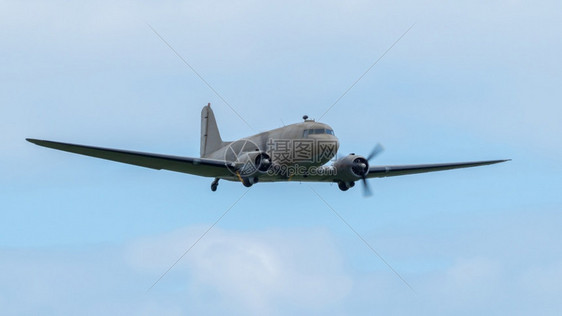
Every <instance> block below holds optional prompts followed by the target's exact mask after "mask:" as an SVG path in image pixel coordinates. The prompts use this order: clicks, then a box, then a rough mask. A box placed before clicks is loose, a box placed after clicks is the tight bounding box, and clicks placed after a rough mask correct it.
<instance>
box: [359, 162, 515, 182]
mask: <svg viewBox="0 0 562 316" xmlns="http://www.w3.org/2000/svg"><path fill="white" fill-rule="evenodd" d="M509 160H511V159H506V160H486V161H471V162H453V163H436V164H424V165H397V166H373V167H370V168H369V173H368V175H367V178H384V177H394V176H402V175H408V174H416V173H424V172H434V171H442V170H450V169H459V168H470V167H478V166H485V165H492V164H495V163H500V162H505V161H509Z"/></svg>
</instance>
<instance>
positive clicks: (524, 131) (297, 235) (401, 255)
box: [0, 1, 562, 315]
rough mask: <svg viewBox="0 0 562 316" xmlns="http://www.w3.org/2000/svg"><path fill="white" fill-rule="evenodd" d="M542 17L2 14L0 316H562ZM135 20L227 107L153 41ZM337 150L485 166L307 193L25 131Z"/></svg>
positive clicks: (175, 11) (516, 4) (107, 8)
mask: <svg viewBox="0 0 562 316" xmlns="http://www.w3.org/2000/svg"><path fill="white" fill-rule="evenodd" d="M560 12H562V5H561V4H560V2H556V1H542V2H540V3H536V2H531V1H494V2H489V1H488V2H478V3H475V2H474V1H461V2H458V1H457V2H454V3H449V2H445V1H442V2H441V1H435V2H429V1H405V2H391V1H387V2H370V1H346V2H345V3H339V2H327V1H318V2H310V3H307V4H303V3H301V2H300V1H294V2H284V3H283V4H265V3H262V2H260V1H238V2H231V1H211V2H205V3H199V2H190V1H164V2H160V3H153V4H152V3H142V4H141V3H135V2H127V1H123V2H119V3H115V2H114V1H96V2H80V3H78V2H67V1H48V2H46V1H26V2H21V1H0V39H1V41H0V43H1V44H0V60H1V63H2V67H1V69H2V70H1V71H0V83H1V84H0V142H1V144H2V155H0V175H1V176H0V194H1V195H0V198H1V199H0V268H1V269H0V271H1V272H0V306H2V311H3V313H7V314H36V313H40V314H101V313H103V314H123V313H134V314H161V315H181V314H187V313H196V314H201V313H214V314H220V313H224V312H229V313H233V314H248V313H250V314H263V313H270V314H288V313H292V314H295V313H300V314H309V313H318V314H327V313H331V314H351V313H353V314H369V315H371V314H389V313H392V314H407V315H411V314H412V313H416V314H427V315H435V314H452V313H454V314H460V315H463V314H464V315H474V314H482V313H486V314H502V315H504V314H520V315H524V314H530V313H533V314H544V315H549V314H550V315H557V314H559V313H560V310H561V309H562V303H561V302H560V300H559V293H560V292H561V291H562V249H561V246H560V245H561V244H562V232H561V231H560V227H561V224H562V215H561V211H562V197H561V195H560V188H561V187H562V180H561V178H562V167H561V166H562V137H561V135H562V124H560V117H562V109H561V106H560V105H561V101H562V90H561V89H560V87H561V84H562V81H561V78H560V77H561V74H562V63H561V62H560V57H559V56H562V38H561V37H560V31H561V25H560V21H561V19H562V16H561V15H562V14H561V13H560ZM147 23H149V24H150V25H152V26H153V27H154V28H155V29H156V30H157V31H158V32H159V33H160V34H161V35H162V36H164V37H165V38H166V39H167V40H168V42H169V43H170V44H171V45H172V46H173V47H174V48H175V49H176V50H177V51H178V52H179V53H180V54H182V55H183V56H184V57H185V58H186V59H187V60H188V61H189V62H190V64H191V65H192V66H193V67H195V68H196V69H197V70H198V71H199V72H200V73H201V74H202V75H203V76H204V77H205V78H206V80H208V81H209V82H210V83H211V85H212V86H213V87H214V88H215V89H216V90H218V91H219V93H220V94H221V95H223V96H224V97H225V98H226V99H227V100H228V102H229V103H230V104H231V105H232V106H233V107H234V108H235V109H236V111H237V112H238V113H240V114H241V115H242V116H243V117H244V119H245V120H246V121H248V123H249V124H250V127H248V126H246V124H244V123H243V122H242V121H241V120H240V119H239V118H237V117H236V116H235V114H234V113H233V112H232V111H231V110H230V109H229V108H228V106H226V105H225V104H224V103H223V102H222V101H221V100H220V99H219V98H218V97H217V96H216V95H215V94H214V93H213V92H212V91H210V90H209V89H208V88H207V87H206V86H205V85H204V84H203V83H202V82H201V81H200V80H199V79H198V78H197V77H196V76H195V75H194V74H193V73H192V72H191V71H190V70H189V69H188V68H187V67H186V66H185V65H184V64H183V63H182V62H181V60H180V59H179V58H178V57H177V56H175V55H174V54H173V52H172V51H171V50H170V49H169V48H168V47H166V46H165V45H164V44H163V43H162V42H161V41H160V40H159V39H158V37H156V36H155V34H154V33H153V32H152V31H151V30H150V28H149V27H148V26H147ZM414 23H415V26H414V27H413V28H412V30H411V31H410V32H409V33H408V34H407V35H406V36H405V37H404V38H403V39H402V40H401V41H400V42H399V43H398V44H397V45H396V46H395V47H394V48H393V49H392V50H391V51H390V52H389V53H388V54H387V55H386V56H385V57H384V58H383V59H382V60H381V61H380V62H379V64H377V65H376V66H375V67H374V68H373V70H372V71H371V72H370V73H369V74H368V75H367V76H365V77H364V78H363V79H362V80H361V81H360V82H359V83H358V84H357V85H356V86H355V87H354V88H353V89H352V90H351V91H350V92H349V93H348V94H347V95H346V96H345V97H344V98H343V99H342V100H341V101H340V102H339V103H338V104H337V105H336V106H335V107H334V108H333V109H332V110H331V111H330V112H329V113H328V114H327V115H326V116H325V117H324V118H323V119H322V121H323V122H326V123H328V124H330V125H331V126H332V127H333V128H334V130H335V132H336V135H337V136H338V137H339V139H340V142H341V151H340V154H347V153H350V152H356V153H359V154H367V153H368V152H369V151H370V149H371V148H372V147H373V146H374V144H376V143H377V142H380V143H382V144H383V145H384V146H385V148H386V151H385V152H384V153H383V154H381V155H380V156H379V157H378V158H377V161H376V162H375V163H376V164H408V163H431V162H449V161H466V160H484V159H502V158H511V159H513V161H511V162H509V163H505V164H502V165H495V166H488V167H481V168H475V169H466V170H457V171H450V172H443V173H434V174H425V175H415V176H407V177H397V178H389V179H374V180H372V181H370V184H371V186H372V189H373V190H374V192H375V196H374V197H371V198H368V199H365V198H363V197H362V194H361V190H360V188H358V187H356V188H354V189H352V190H350V191H348V192H340V191H339V190H338V188H337V186H336V185H329V184H313V185H312V187H313V188H314V190H316V191H318V193H319V194H320V195H321V196H322V197H323V198H324V199H325V200H326V201H327V202H328V203H329V204H330V205H331V206H332V207H333V208H334V209H335V210H336V211H337V212H339V213H340V214H341V216H342V217H344V218H345V219H346V220H347V221H348V222H349V224H350V225H351V226H353V227H354V229H355V230H356V231H357V232H358V233H360V234H361V235H362V236H363V237H364V238H365V239H366V240H367V241H368V242H369V243H370V244H371V245H372V246H373V248H375V249H376V250H377V251H378V252H379V253H380V254H381V255H382V256H383V257H384V258H385V259H386V260H387V261H388V262H389V263H390V264H391V265H392V266H393V267H394V268H395V269H396V270H397V271H398V272H399V273H400V274H401V275H402V276H403V277H404V279H405V280H406V281H407V282H408V283H409V284H410V285H411V286H412V287H413V288H414V289H415V291H416V293H417V294H414V293H413V292H412V291H410V289H409V288H408V287H407V286H405V285H404V283H402V282H401V281H400V279H398V278H397V277H396V275H394V274H393V273H392V271H390V270H389V269H388V268H387V267H386V266H385V265H384V264H383V263H382V261H381V260H380V259H379V258H377V257H376V256H375V255H374V254H373V253H372V252H371V251H370V250H369V249H368V248H367V247H366V246H365V245H364V244H363V243H362V242H361V241H360V240H359V239H358V238H357V236H355V235H354V234H353V232H351V231H350V230H349V229H348V227H346V226H345V225H344V224H343V223H342V222H341V221H340V220H339V219H338V218H337V217H336V216H334V214H333V213H332V212H331V211H330V209H328V208H327V207H326V206H325V205H324V204H323V202H322V201H321V200H319V199H318V197H316V196H315V195H314V193H313V192H312V191H311V190H310V188H309V187H308V186H307V185H306V184H299V183H277V184H262V185H257V186H254V187H252V188H251V189H250V191H249V192H248V193H247V195H245V196H244V198H243V199H242V200H240V202H239V203H238V204H237V205H235V206H234V207H233V208H232V209H231V211H230V212H229V213H228V214H227V215H226V216H225V217H224V218H223V220H222V221H221V222H220V223H219V224H218V225H217V226H216V227H215V228H214V229H213V230H211V231H210V232H209V233H208V235H207V236H206V237H205V238H204V239H203V240H202V241H201V242H199V243H198V244H197V246H196V247H194V248H193V250H192V251H191V252H189V253H188V254H187V255H186V256H185V257H184V258H183V259H182V260H181V261H180V262H179V263H178V264H177V265H176V266H175V267H174V268H173V269H172V270H171V271H170V272H169V273H168V274H167V275H166V276H165V277H164V278H163V279H162V280H161V281H160V282H159V283H158V284H157V285H156V286H155V287H154V288H153V289H152V290H151V291H149V292H147V291H146V290H147V289H148V288H149V287H150V285H151V284H152V283H153V282H154V281H156V280H157V279H158V277H159V276H160V275H161V274H162V273H163V272H164V271H166V269H168V268H169V267H170V265H171V264H173V262H174V261H175V260H177V258H178V257H179V256H181V254H182V253H184V251H185V250H186V249H187V248H188V247H189V246H190V245H191V244H192V243H193V242H194V241H195V240H196V239H197V238H198V237H199V236H200V235H201V234H202V233H203V232H204V231H205V230H206V229H207V228H208V227H209V226H210V225H211V224H212V223H213V222H214V221H215V220H216V219H217V218H218V217H219V216H220V215H221V214H222V213H223V212H224V211H225V210H227V209H228V208H229V207H230V206H231V205H232V204H233V203H234V202H235V201H236V200H237V199H238V198H239V197H240V196H241V195H242V194H243V193H244V192H245V191H246V188H244V187H243V186H242V185H240V184H239V183H229V182H224V181H223V182H221V184H220V185H219V190H218V191H217V192H211V191H210V189H209V186H210V182H211V179H206V178H199V177H194V176H189V175H183V174H175V173H171V172H164V171H154V170H150V169H143V168H138V167H134V166H127V165H122V164H117V163H111V162H107V161H103V160H96V159H93V158H88V157H80V156H76V155H71V154H68V153H63V152H57V151H53V150H48V149H45V148H40V147H37V146H34V145H32V144H30V143H27V142H25V141H24V139H25V138H26V137H35V138H43V139H52V140H60V141H67V142H74V143H82V144H90V145H99V146H105V147H114V148H123V149H132V150H140V151H147V152H158V153H167V154H175V155H186V156H197V155H198V153H199V128H200V127H199V124H200V122H199V120H200V118H199V115H200V110H201V107H202V106H203V105H205V104H206V103H207V102H211V103H212V105H213V108H214V110H215V114H216V117H217V120H218V124H219V128H220V131H221V133H222V135H223V138H225V139H236V138H241V137H244V136H247V135H250V134H253V133H256V132H259V131H263V130H267V129H270V128H275V127H279V126H281V125H283V122H284V123H286V124H289V123H293V122H298V121H300V117H301V116H302V115H304V114H308V115H309V116H311V117H312V118H315V117H316V118H317V117H319V116H320V115H321V114H322V113H324V111H325V110H326V109H327V108H328V107H329V106H330V105H331V104H332V103H333V102H334V101H335V100H336V99H337V98H338V97H339V96H340V95H341V94H342V93H343V92H344V91H345V90H346V89H347V88H348V87H349V86H350V85H351V84H352V83H353V82H354V81H355V80H356V79H357V78H358V77H359V76H360V75H361V74H362V73H363V72H364V71H365V70H366V69H367V68H368V67H369V66H370V65H371V64H372V63H373V62H374V61H375V60H376V59H377V58H378V57H379V56H380V55H381V54H382V53H383V52H384V51H385V50H386V49H387V48H388V47H389V46H390V45H391V44H392V43H393V42H394V41H395V40H396V39H397V38H398V37H400V35H402V33H403V32H404V31H405V30H406V29H408V28H409V27H410V26H411V25H412V24H414Z"/></svg>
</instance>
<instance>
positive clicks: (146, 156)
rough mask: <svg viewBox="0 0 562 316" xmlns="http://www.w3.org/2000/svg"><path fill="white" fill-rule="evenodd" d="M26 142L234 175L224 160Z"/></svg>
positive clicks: (168, 167)
mask: <svg viewBox="0 0 562 316" xmlns="http://www.w3.org/2000/svg"><path fill="white" fill-rule="evenodd" d="M26 140H27V141H29V142H31V143H34V144H36V145H39V146H43V147H48V148H53V149H58V150H63V151H68V152H71V153H75V154H80V155H85V156H90V157H96V158H101V159H107V160H112V161H117V162H122V163H126V164H131V165H137V166H141V167H146V168H152V169H157V170H161V169H164V170H170V171H177V172H183V173H189V174H193V175H198V176H204V177H221V176H232V173H230V171H228V168H227V167H226V165H225V162H224V161H222V160H216V159H207V158H194V157H179V156H168V155H160V154H151V153H144V152H136V151H128V150H120V149H111V148H102V147H94V146H85V145H75V144H68V143H61V142H53V141H48V140H40V139H32V138H27V139H26Z"/></svg>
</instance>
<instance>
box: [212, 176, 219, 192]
mask: <svg viewBox="0 0 562 316" xmlns="http://www.w3.org/2000/svg"><path fill="white" fill-rule="evenodd" d="M218 186H219V178H215V181H213V183H211V191H213V192H215V191H216V190H217V187H218Z"/></svg>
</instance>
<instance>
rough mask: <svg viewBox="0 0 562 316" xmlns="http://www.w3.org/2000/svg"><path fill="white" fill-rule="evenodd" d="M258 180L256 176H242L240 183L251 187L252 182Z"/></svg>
mask: <svg viewBox="0 0 562 316" xmlns="http://www.w3.org/2000/svg"><path fill="white" fill-rule="evenodd" d="M258 181H259V180H258V178H242V184H243V185H244V186H245V187H246V188H249V187H251V186H252V185H253V184H254V183H258Z"/></svg>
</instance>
